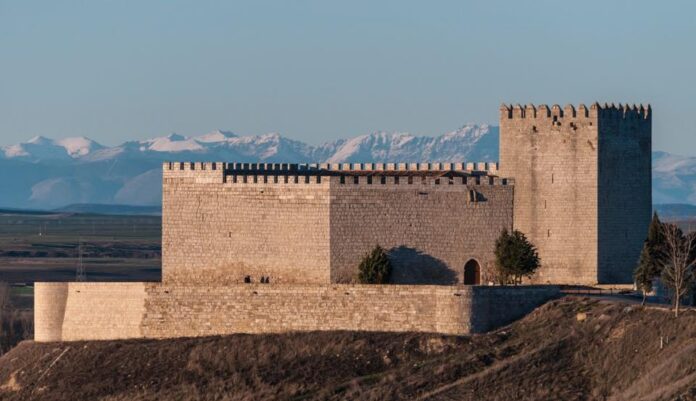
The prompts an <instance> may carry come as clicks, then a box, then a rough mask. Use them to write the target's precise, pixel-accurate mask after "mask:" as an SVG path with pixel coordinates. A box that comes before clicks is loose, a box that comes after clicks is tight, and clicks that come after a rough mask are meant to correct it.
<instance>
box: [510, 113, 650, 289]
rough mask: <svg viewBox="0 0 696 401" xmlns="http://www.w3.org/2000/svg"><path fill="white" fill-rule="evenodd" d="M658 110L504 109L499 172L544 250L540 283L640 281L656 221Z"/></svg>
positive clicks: (519, 217)
mask: <svg viewBox="0 0 696 401" xmlns="http://www.w3.org/2000/svg"><path fill="white" fill-rule="evenodd" d="M651 127H652V112H651V109H650V106H648V107H643V106H639V107H636V106H627V105H626V106H622V105H618V106H615V105H613V104H612V105H604V106H601V105H599V104H597V103H595V104H593V105H591V106H590V107H589V108H588V107H586V106H584V105H580V106H579V107H577V108H575V107H574V106H572V105H568V106H565V107H564V108H561V107H560V106H558V105H555V106H553V107H551V108H549V107H548V106H546V105H540V106H534V105H527V106H520V105H516V106H512V105H503V106H501V108H500V173H501V174H502V175H504V176H510V177H514V178H515V202H514V203H515V206H514V226H515V228H516V229H519V230H520V231H522V232H524V233H525V234H526V235H527V237H528V238H529V239H530V240H531V241H532V242H533V243H534V244H535V245H536V246H537V247H538V250H539V256H540V258H541V261H542V266H541V269H540V270H539V272H538V274H537V275H536V276H535V278H534V281H535V282H538V283H567V284H590V285H592V284H597V283H602V284H612V283H631V282H633V278H632V273H633V269H634V268H635V265H636V261H637V260H638V256H639V255H640V250H641V247H642V244H643V240H644V239H645V236H646V233H647V228H648V225H649V223H650V214H651V210H652V198H651V171H650V169H651V167H650V163H651V137H652V132H651V131H652V128H651Z"/></svg>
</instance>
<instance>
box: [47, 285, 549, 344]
mask: <svg viewBox="0 0 696 401" xmlns="http://www.w3.org/2000/svg"><path fill="white" fill-rule="evenodd" d="M35 291H36V297H35V300H36V301H35V302H36V304H35V311H36V312H35V313H36V330H35V340H36V341H40V342H43V341H77V340H107V339H122V338H171V337H196V336H209V335H224V334H233V333H269V332H285V331H313V330H367V331H418V332H439V333H447V334H469V333H475V332H481V331H485V330H490V329H492V328H495V327H498V326H500V325H503V324H507V323H509V322H511V321H512V320H514V319H517V318H519V317H521V316H523V315H524V314H526V313H528V312H529V311H531V310H532V309H533V308H535V307H536V306H538V305H540V304H542V303H543V302H545V301H547V300H549V299H551V298H554V297H557V296H558V293H559V292H558V288H557V287H553V286H538V287H535V286H524V287H520V288H510V287H488V286H430V285H418V286H412V285H350V284H336V285H264V284H251V285H243V284H237V285H225V286H223V285H220V286H201V285H189V286H181V285H171V286H170V285H166V284H160V283H37V284H36V288H35ZM482 305H485V306H482ZM477 309H480V310H477Z"/></svg>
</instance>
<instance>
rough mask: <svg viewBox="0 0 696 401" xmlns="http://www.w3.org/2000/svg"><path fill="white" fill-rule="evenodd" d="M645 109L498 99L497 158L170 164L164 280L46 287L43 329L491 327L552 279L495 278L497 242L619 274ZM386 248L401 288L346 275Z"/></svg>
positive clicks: (637, 214) (605, 275)
mask: <svg viewBox="0 0 696 401" xmlns="http://www.w3.org/2000/svg"><path fill="white" fill-rule="evenodd" d="M651 121H652V113H651V109H650V107H649V106H648V107H647V108H645V107H642V106H640V107H635V106H633V107H629V106H621V105H619V106H614V105H603V106H601V105H599V104H593V105H591V106H590V107H589V108H588V107H585V106H583V105H580V106H579V107H577V108H575V107H573V106H566V107H565V108H561V107H559V106H553V107H551V108H549V107H547V106H543V105H542V106H538V107H535V106H532V105H529V106H524V107H522V106H519V105H516V106H508V105H503V106H501V109H500V132H501V133H500V160H499V163H353V164H346V163H343V164H299V165H298V164H284V163H280V164H275V163H273V164H272V163H182V162H177V163H164V165H163V170H164V171H163V205H162V282H161V283H128V284H126V283H36V286H35V316H36V317H35V319H36V323H35V326H36V330H35V331H36V335H35V336H36V340H37V341H55V340H81V339H112V338H138V337H147V338H163V337H174V336H199V335H216V334H228V333H238V332H245V333H259V332H279V331H288V330H377V331H430V332H442V333H453V334H463V333H470V332H479V331H485V330H488V329H490V328H492V327H496V326H498V325H501V324H505V323H507V322H509V321H510V320H512V319H515V318H518V317H520V316H522V315H523V314H525V313H527V312H528V311H529V310H531V309H532V308H534V307H535V306H537V305H538V304H540V303H542V302H544V301H545V300H546V299H549V298H550V297H553V296H556V295H557V293H558V287H556V286H553V285H529V286H523V287H521V288H509V287H498V286H486V285H478V284H486V283H488V282H489V281H491V278H492V269H493V264H494V252H493V251H494V243H495V240H496V238H497V237H498V236H499V235H500V232H501V231H502V230H503V229H508V230H511V229H518V230H520V231H522V232H524V233H525V234H526V235H527V237H528V238H529V239H530V240H531V241H532V242H533V243H534V244H535V245H536V246H537V247H538V249H539V254H540V258H541V261H542V266H541V268H540V269H539V271H538V273H537V275H536V276H535V277H533V279H532V280H531V281H532V283H535V284H583V285H595V284H622V283H630V282H631V281H632V271H633V268H634V266H635V263H636V260H637V258H638V255H639V253H640V249H641V246H642V242H643V239H644V237H645V235H646V232H647V227H648V224H649V221H650V214H651V207H652V205H651V178H650V174H651V172H650V163H651V159H650V154H651ZM376 244H379V245H381V246H382V247H383V248H385V249H387V250H388V252H389V257H390V260H391V262H392V265H393V269H394V271H393V274H392V284H388V285H358V284H351V283H352V281H353V278H354V276H355V274H356V271H357V266H358V264H359V262H360V260H361V258H362V257H363V256H364V255H365V254H366V253H367V252H368V251H369V250H371V249H372V247H374V246H375V245H376Z"/></svg>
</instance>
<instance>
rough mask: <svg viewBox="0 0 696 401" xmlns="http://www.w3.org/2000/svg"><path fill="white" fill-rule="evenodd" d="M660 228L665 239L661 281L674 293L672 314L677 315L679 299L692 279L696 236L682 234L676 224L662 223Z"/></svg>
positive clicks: (688, 287)
mask: <svg viewBox="0 0 696 401" xmlns="http://www.w3.org/2000/svg"><path fill="white" fill-rule="evenodd" d="M662 230H663V233H664V240H665V258H664V261H663V268H662V281H663V282H664V284H665V285H666V286H667V287H669V289H670V290H671V292H672V294H673V295H674V298H673V301H674V316H677V317H678V316H679V306H680V304H681V300H682V298H683V297H684V295H686V293H687V292H688V291H689V289H690V288H691V284H692V283H693V281H694V265H696V255H695V254H694V246H695V245H696V236H695V235H694V234H691V233H689V234H687V235H684V234H683V233H682V230H680V229H679V227H677V225H676V224H664V225H663V228H662Z"/></svg>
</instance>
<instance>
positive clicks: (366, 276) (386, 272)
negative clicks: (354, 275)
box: [358, 245, 391, 284]
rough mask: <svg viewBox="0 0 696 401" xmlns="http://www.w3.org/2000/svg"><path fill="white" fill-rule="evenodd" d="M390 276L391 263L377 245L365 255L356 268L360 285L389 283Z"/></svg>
mask: <svg viewBox="0 0 696 401" xmlns="http://www.w3.org/2000/svg"><path fill="white" fill-rule="evenodd" d="M390 275H391V263H390V262H389V258H388V257H387V253H386V252H385V251H384V249H382V247H381V246H379V245H376V246H375V247H374V249H372V252H370V253H368V254H367V255H365V257H364V258H363V260H362V262H360V266H358V282H360V283H361V284H385V283H387V282H389V276H390Z"/></svg>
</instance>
